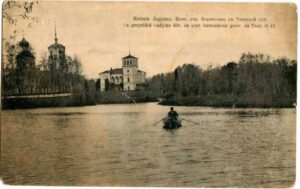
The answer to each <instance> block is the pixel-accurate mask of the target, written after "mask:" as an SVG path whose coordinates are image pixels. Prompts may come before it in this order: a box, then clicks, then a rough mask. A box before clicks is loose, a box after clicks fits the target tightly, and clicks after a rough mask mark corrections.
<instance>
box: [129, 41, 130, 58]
mask: <svg viewBox="0 0 300 189" xmlns="http://www.w3.org/2000/svg"><path fill="white" fill-rule="evenodd" d="M129 55H130V43H129Z"/></svg>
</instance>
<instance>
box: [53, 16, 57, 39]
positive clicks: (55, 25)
mask: <svg viewBox="0 0 300 189" xmlns="http://www.w3.org/2000/svg"><path fill="white" fill-rule="evenodd" d="M54 32H55V37H54V41H55V43H57V35H56V22H55V20H54Z"/></svg>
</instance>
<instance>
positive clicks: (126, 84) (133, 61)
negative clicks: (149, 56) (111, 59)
mask: <svg viewBox="0 0 300 189" xmlns="http://www.w3.org/2000/svg"><path fill="white" fill-rule="evenodd" d="M99 76H100V91H101V92H103V91H109V90H118V91H122V90H123V91H134V90H139V89H144V86H145V83H146V72H144V71H141V70H139V69H138V58H137V57H134V56H132V55H131V54H130V53H129V55H128V56H126V57H124V58H122V68H115V69H112V68H111V69H110V70H106V71H104V72H101V73H100V74H99Z"/></svg>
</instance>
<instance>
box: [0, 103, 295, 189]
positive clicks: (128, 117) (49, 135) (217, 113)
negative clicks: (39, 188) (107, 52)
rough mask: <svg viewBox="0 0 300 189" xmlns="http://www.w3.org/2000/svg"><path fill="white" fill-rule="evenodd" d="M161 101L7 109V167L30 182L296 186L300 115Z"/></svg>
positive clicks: (15, 178) (7, 174)
mask: <svg viewBox="0 0 300 189" xmlns="http://www.w3.org/2000/svg"><path fill="white" fill-rule="evenodd" d="M175 109H176V110H177V111H178V113H179V114H180V115H181V116H182V117H184V118H185V119H189V120H192V121H196V122H199V123H200V125H194V124H191V123H189V122H183V127H182V128H180V129H178V130H174V131H172V132H170V131H166V130H163V129H162V123H159V124H157V125H156V126H153V123H155V122H157V121H158V120H159V119H161V118H162V117H164V115H165V114H166V113H167V111H168V107H167V106H159V105H156V104H155V103H145V104H126V105H97V106H87V107H71V108H41V109H31V110H6V111H2V119H1V132H2V133H1V150H2V154H1V163H2V164H1V169H2V175H3V179H4V181H5V183H7V184H23V185H90V186H96V185H97V186H171V187H175V186H181V187H229V186H230V187H287V186H291V185H292V184H293V182H294V180H295V149H296V132H295V131H296V124H295V122H296V111H295V109H222V108H206V107H176V108H175Z"/></svg>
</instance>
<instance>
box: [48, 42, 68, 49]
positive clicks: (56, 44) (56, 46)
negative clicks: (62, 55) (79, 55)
mask: <svg viewBox="0 0 300 189" xmlns="http://www.w3.org/2000/svg"><path fill="white" fill-rule="evenodd" d="M48 48H63V49H64V48H65V46H63V45H62V44H59V43H54V44H52V45H50V46H49V47H48Z"/></svg>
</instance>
